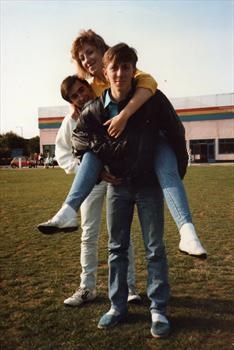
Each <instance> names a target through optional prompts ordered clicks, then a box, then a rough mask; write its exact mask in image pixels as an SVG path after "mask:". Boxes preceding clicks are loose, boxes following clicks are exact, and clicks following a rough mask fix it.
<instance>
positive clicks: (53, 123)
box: [38, 105, 234, 129]
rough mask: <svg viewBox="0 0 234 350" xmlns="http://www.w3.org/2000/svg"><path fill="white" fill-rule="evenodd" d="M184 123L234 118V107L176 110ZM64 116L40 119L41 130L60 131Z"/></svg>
mask: <svg viewBox="0 0 234 350" xmlns="http://www.w3.org/2000/svg"><path fill="white" fill-rule="evenodd" d="M176 112H177V114H178V116H179V117H180V119H181V121H182V122H190V121H203V120H222V119H233V118H234V106H233V105H231V106H215V107H200V108H183V109H176ZM63 119H64V116H55V117H39V118H38V121H39V129H58V128H59V127H60V125H61V123H62V121H63Z"/></svg>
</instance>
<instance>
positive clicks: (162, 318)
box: [151, 312, 168, 323]
mask: <svg viewBox="0 0 234 350" xmlns="http://www.w3.org/2000/svg"><path fill="white" fill-rule="evenodd" d="M151 315H152V322H162V323H168V320H167V318H166V316H164V315H162V314H159V313H158V312H152V313H151Z"/></svg>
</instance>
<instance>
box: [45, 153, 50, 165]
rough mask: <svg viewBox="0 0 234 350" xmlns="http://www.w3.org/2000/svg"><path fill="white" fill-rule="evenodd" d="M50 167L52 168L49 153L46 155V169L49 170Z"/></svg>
mask: <svg viewBox="0 0 234 350" xmlns="http://www.w3.org/2000/svg"><path fill="white" fill-rule="evenodd" d="M49 166H50V154H49V152H48V153H46V156H45V158H44V168H45V169H49Z"/></svg>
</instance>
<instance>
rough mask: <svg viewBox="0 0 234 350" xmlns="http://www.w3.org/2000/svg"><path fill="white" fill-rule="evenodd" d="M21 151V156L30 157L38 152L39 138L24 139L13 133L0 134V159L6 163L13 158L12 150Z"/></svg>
mask: <svg viewBox="0 0 234 350" xmlns="http://www.w3.org/2000/svg"><path fill="white" fill-rule="evenodd" d="M16 149H18V150H22V156H26V157H32V155H34V154H35V153H39V152H40V138H39V136H35V137H32V138H30V139H25V138H24V137H21V136H19V135H17V134H15V133H14V132H12V131H10V132H7V133H6V134H0V159H2V161H3V159H5V160H6V161H8V160H9V159H10V158H12V157H13V153H14V150H16Z"/></svg>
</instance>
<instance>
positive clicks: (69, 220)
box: [37, 204, 78, 234]
mask: <svg viewBox="0 0 234 350" xmlns="http://www.w3.org/2000/svg"><path fill="white" fill-rule="evenodd" d="M37 228H38V230H39V231H40V232H42V233H44V234H53V233H57V232H72V231H75V230H77V229H78V220H77V213H76V211H75V210H74V209H73V208H72V207H70V205H68V204H64V205H63V206H62V208H61V209H60V210H59V211H58V212H57V213H56V214H55V216H54V217H53V218H52V219H50V220H48V221H46V222H43V223H41V224H39V225H38V226H37Z"/></svg>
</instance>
